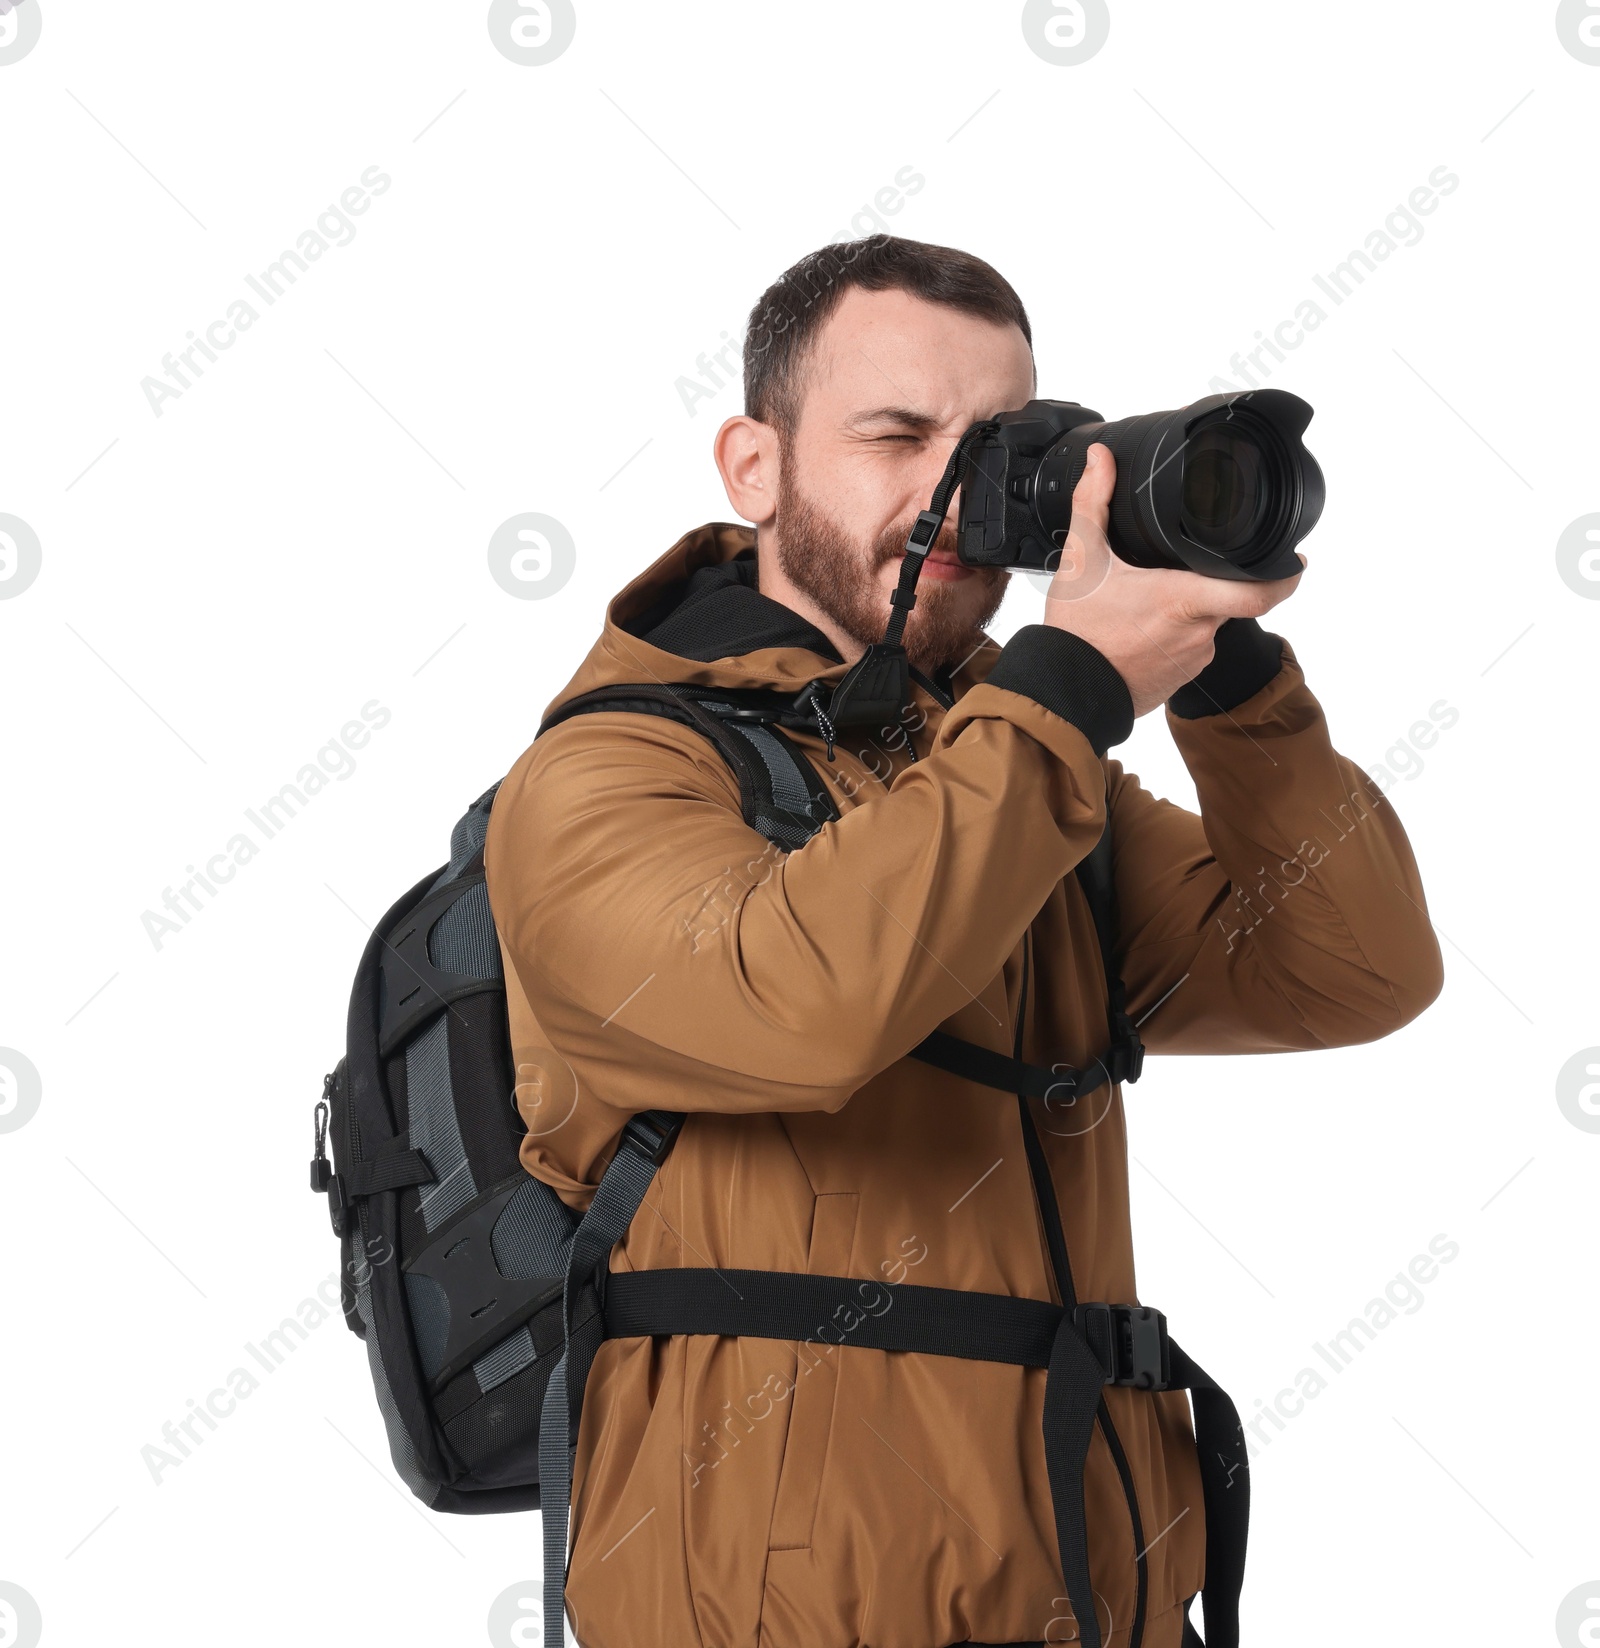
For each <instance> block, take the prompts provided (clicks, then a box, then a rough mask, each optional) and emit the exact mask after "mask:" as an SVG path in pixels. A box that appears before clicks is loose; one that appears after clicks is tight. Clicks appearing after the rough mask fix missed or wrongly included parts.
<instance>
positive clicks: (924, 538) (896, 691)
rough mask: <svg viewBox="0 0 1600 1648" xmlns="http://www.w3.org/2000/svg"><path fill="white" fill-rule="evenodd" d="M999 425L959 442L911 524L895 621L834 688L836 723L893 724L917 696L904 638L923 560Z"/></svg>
mask: <svg viewBox="0 0 1600 1648" xmlns="http://www.w3.org/2000/svg"><path fill="white" fill-rule="evenodd" d="M999 427H1000V426H999V423H998V422H997V421H996V420H995V419H992V418H991V419H987V420H985V421H984V422H982V423H975V424H973V425H972V426H971V427H970V428H969V429H968V430H967V432H966V433H965V434H964V435H963V436H962V437H961V439H960V440H959V441H957V442H956V447H955V451H954V452H952V453H951V454H950V461H949V463H947V464H946V465H945V466H944V474H943V475H941V476H940V477H939V484H938V485H937V486H936V487H935V488H934V489H933V497H932V498H931V499H930V500H929V503H928V507H927V508H926V509H925V510H923V511H922V513H921V514H920V515H918V516H917V518H916V520H915V521H913V522H912V524H911V531H910V533H909V535H908V536H907V538H906V552H905V559H904V560H903V561H901V563H900V582H899V583H898V584H897V585H896V586H895V589H894V592H893V593H892V594H891V595H890V597H889V622H888V625H887V627H886V628H885V629H884V632H883V639H882V640H881V641H875V642H873V643H872V645H871V646H869V647H868V648H867V650H866V651H865V652H864V653H862V655H861V656H860V658H858V659H857V660H856V662H855V663H854V664H853V665H852V666H851V667H850V669H848V670H847V671H846V672H845V674H844V675H843V677H842V678H841V679H840V681H839V684H838V686H837V687H835V688H834V689H833V697H832V699H831V700H830V701H829V704H828V711H827V714H828V720H829V721H830V722H832V724H833V725H834V726H836V727H859V726H869V725H892V724H893V723H895V722H897V721H898V720H899V719H900V712H901V709H902V707H903V706H904V705H905V704H906V703H907V701H908V700H909V698H910V696H911V693H910V665H909V663H908V661H907V659H906V649H905V648H904V646H902V645H901V643H900V637H901V636H902V635H903V634H904V633H905V627H906V618H907V616H908V615H909V613H910V611H911V609H912V608H913V607H914V606H915V605H916V604H917V579H918V578H920V577H921V576H922V563H923V562H924V560H926V559H927V555H928V551H929V550H930V549H932V548H933V545H934V541H935V540H936V539H937V538H938V536H939V529H940V528H941V527H942V526H943V525H944V518H945V516H946V515H947V514H949V512H950V503H951V500H952V499H953V498H954V496H955V491H956V486H957V484H958V482H959V481H960V479H961V471H962V466H963V465H964V464H965V463H966V461H967V458H968V456H969V454H970V453H971V451H972V448H973V447H974V446H976V445H977V443H978V442H979V441H980V440H983V439H985V438H986V437H988V436H990V435H992V434H993V433H994V432H995V430H996V429H998V428H999ZM830 753H831V752H830Z"/></svg>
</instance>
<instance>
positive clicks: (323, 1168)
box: [311, 1071, 333, 1193]
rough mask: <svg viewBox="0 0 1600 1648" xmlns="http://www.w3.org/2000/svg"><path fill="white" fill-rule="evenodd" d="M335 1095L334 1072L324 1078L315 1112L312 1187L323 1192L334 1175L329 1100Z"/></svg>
mask: <svg viewBox="0 0 1600 1648" xmlns="http://www.w3.org/2000/svg"><path fill="white" fill-rule="evenodd" d="M332 1095H333V1073H332V1072H331V1071H330V1072H329V1073H328V1074H327V1075H326V1076H324V1077H323V1078H322V1097H321V1098H320V1099H318V1100H317V1108H316V1110H315V1111H314V1112H313V1115H314V1118H315V1127H316V1141H315V1145H314V1153H313V1155H312V1157H311V1188H312V1189H313V1190H314V1191H317V1192H319V1193H320V1192H322V1191H326V1190H327V1188H328V1181H329V1180H330V1179H332V1177H333V1163H332V1162H330V1161H329V1160H328V1101H329V1099H330V1098H331V1097H332Z"/></svg>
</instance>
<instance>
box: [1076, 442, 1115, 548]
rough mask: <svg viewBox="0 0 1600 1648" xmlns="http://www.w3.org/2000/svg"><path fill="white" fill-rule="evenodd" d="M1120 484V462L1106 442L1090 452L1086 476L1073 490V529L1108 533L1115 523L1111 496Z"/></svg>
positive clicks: (1094, 447)
mask: <svg viewBox="0 0 1600 1648" xmlns="http://www.w3.org/2000/svg"><path fill="white" fill-rule="evenodd" d="M1116 484H1117V460H1116V459H1115V458H1114V457H1112V455H1111V448H1110V447H1109V446H1107V445H1106V444H1105V442H1104V441H1095V442H1094V443H1093V444H1092V445H1091V446H1090V448H1089V451H1088V454H1087V461H1086V463H1085V466H1084V471H1083V474H1082V475H1080V476H1079V477H1078V484H1077V485H1076V486H1075V487H1074V488H1073V489H1072V528H1073V530H1074V531H1076V530H1078V529H1080V528H1082V527H1085V526H1089V527H1095V528H1097V529H1098V530H1099V531H1100V532H1102V533H1104V532H1105V530H1106V527H1107V526H1108V525H1109V523H1110V520H1111V493H1112V490H1113V489H1114V488H1115V486H1116Z"/></svg>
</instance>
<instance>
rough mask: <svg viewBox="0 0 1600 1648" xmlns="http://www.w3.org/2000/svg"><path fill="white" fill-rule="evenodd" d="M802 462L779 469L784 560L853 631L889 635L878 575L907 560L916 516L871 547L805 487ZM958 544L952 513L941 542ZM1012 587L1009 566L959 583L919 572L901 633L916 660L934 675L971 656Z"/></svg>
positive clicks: (861, 636)
mask: <svg viewBox="0 0 1600 1648" xmlns="http://www.w3.org/2000/svg"><path fill="white" fill-rule="evenodd" d="M794 468H795V466H794V461H793V458H792V457H785V458H784V460H783V462H782V465H781V467H780V470H779V474H778V499H777V512H776V516H775V518H774V521H773V525H774V527H775V528H776V529H777V533H776V535H777V544H776V546H775V547H776V550H777V561H778V566H779V567H780V569H781V570H782V572H783V574H784V576H785V577H786V578H788V579H789V581H790V582H791V583H792V584H793V585H794V586H795V587H796V588H797V589H799V590H802V591H804V593H805V594H806V595H807V596H809V597H810V598H811V600H813V601H815V602H816V604H817V606H818V607H819V608H821V610H822V611H823V612H824V613H825V614H826V615H827V616H828V617H829V618H830V619H831V620H832V621H833V622H834V623H835V624H837V625H838V626H839V628H840V629H842V630H843V631H844V632H845V634H846V635H848V636H849V637H850V638H851V639H852V640H853V641H857V642H859V643H860V644H861V645H862V646H864V647H865V646H871V645H872V644H873V643H874V642H877V641H881V640H882V639H883V632H884V628H885V626H886V625H887V624H888V622H889V613H890V610H891V609H890V606H889V593H888V591H887V590H886V589H884V588H883V586H882V585H881V584H880V583H879V582H878V581H877V574H878V572H879V569H880V568H881V567H882V566H883V565H884V563H885V562H886V561H893V562H896V563H898V562H899V560H900V558H901V556H902V555H903V554H904V553H905V547H906V535H907V534H908V533H909V532H910V531H911V527H912V522H911V521H909V520H908V521H907V522H906V523H905V524H904V525H903V526H893V527H890V528H888V529H887V530H886V531H884V532H882V533H880V534H879V535H878V537H877V539H876V540H875V541H874V542H873V543H872V545H871V546H870V548H869V547H867V546H865V545H863V544H862V543H861V542H860V541H859V540H858V539H856V538H855V537H853V536H852V535H851V534H850V533H849V532H847V531H846V530H845V528H844V527H842V526H841V525H840V524H839V523H838V522H837V521H835V520H834V519H833V518H832V517H831V516H830V515H828V514H827V513H826V512H825V511H824V510H823V509H822V508H821V507H820V506H819V505H818V504H817V503H816V502H815V500H814V499H812V498H810V497H808V496H807V495H806V494H805V493H803V492H801V491H800V489H799V487H798V486H796V485H795V482H794ZM955 547H956V536H955V529H954V527H953V526H952V525H951V524H950V522H949V521H948V520H946V522H945V524H944V525H943V526H942V527H941V528H940V529H939V536H938V538H937V540H936V541H935V543H934V548H936V549H940V550H947V551H949V553H951V554H954V553H955ZM1005 593H1006V573H1005V570H1004V569H1003V568H1001V567H974V568H973V569H972V573H971V576H970V577H967V578H962V579H960V580H958V581H956V582H954V583H944V582H942V581H939V580H935V579H929V578H919V579H918V581H917V604H916V606H914V607H913V608H912V609H911V612H910V614H909V615H908V616H907V618H906V626H905V631H904V633H903V634H902V636H901V638H900V640H901V644H902V645H903V646H904V647H905V650H906V657H907V659H908V661H909V662H910V663H912V664H913V665H915V667H916V668H917V669H919V670H921V671H923V673H924V674H931V673H932V672H933V671H934V670H936V669H939V668H940V667H942V666H944V665H951V666H954V665H957V664H960V663H961V662H962V661H963V660H965V659H966V658H968V657H970V656H971V655H972V653H973V652H975V651H976V650H977V649H978V647H980V646H981V645H982V644H983V643H984V641H985V640H986V639H987V638H988V637H987V635H986V627H987V625H988V623H989V620H990V619H991V618H993V617H994V615H995V613H996V612H997V611H998V610H999V607H1000V603H1001V601H1002V600H1003V599H1004V598H1005Z"/></svg>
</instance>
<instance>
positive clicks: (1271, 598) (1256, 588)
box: [1186, 572, 1298, 622]
mask: <svg viewBox="0 0 1600 1648" xmlns="http://www.w3.org/2000/svg"><path fill="white" fill-rule="evenodd" d="M1189 576H1191V577H1193V578H1194V579H1195V581H1196V583H1197V584H1199V585H1200V586H1202V587H1200V588H1197V589H1193V590H1191V591H1190V593H1189V596H1188V599H1187V601H1186V605H1187V606H1188V609H1189V611H1190V612H1191V613H1192V614H1193V615H1194V616H1195V617H1196V618H1203V619H1207V620H1210V619H1216V620H1218V621H1219V622H1220V621H1221V620H1223V619H1226V618H1259V617H1261V616H1262V614H1263V613H1267V612H1270V611H1271V610H1272V609H1273V608H1274V607H1275V606H1276V605H1277V604H1278V602H1279V601H1281V600H1283V599H1284V598H1285V596H1287V595H1288V594H1289V593H1290V591H1289V590H1287V589H1280V588H1279V585H1280V584H1294V583H1295V582H1297V581H1298V580H1297V578H1284V579H1280V580H1279V581H1278V582H1277V583H1271V584H1258V583H1250V582H1246V581H1244V580H1242V579H1241V580H1237V581H1236V580H1234V579H1230V578H1207V577H1204V576H1203V575H1202V574H1200V573H1198V572H1196V573H1191V574H1189ZM1274 591H1277V593H1274Z"/></svg>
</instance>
